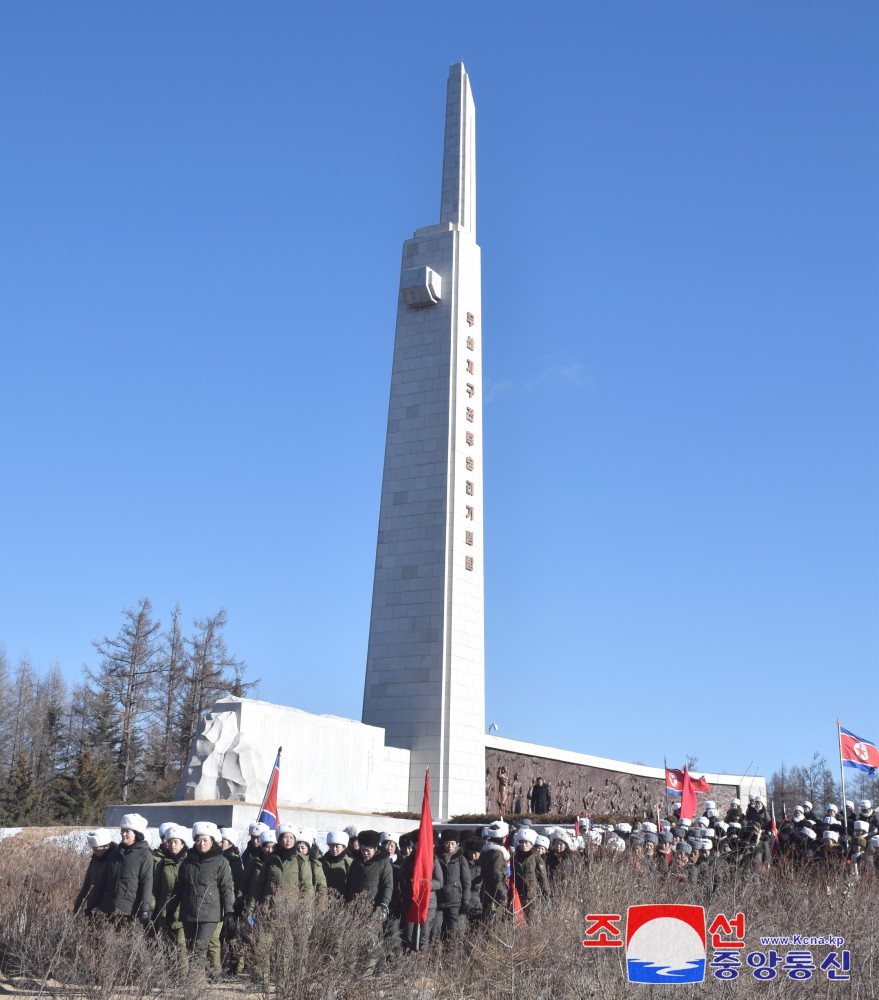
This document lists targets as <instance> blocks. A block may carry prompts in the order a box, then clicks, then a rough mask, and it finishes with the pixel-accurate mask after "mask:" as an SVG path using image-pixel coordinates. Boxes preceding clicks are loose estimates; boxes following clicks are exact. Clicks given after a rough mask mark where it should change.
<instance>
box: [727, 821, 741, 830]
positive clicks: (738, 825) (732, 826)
mask: <svg viewBox="0 0 879 1000" xmlns="http://www.w3.org/2000/svg"><path fill="white" fill-rule="evenodd" d="M729 828H730V830H741V828H742V824H741V823H735V822H733V823H730V825H729Z"/></svg>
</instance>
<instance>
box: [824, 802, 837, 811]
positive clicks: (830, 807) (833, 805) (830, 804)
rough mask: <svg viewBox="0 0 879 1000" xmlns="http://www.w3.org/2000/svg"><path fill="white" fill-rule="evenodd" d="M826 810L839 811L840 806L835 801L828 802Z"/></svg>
mask: <svg viewBox="0 0 879 1000" xmlns="http://www.w3.org/2000/svg"><path fill="white" fill-rule="evenodd" d="M824 811H825V812H828V813H829V812H835V813H838V812H839V806H838V805H837V804H836V803H835V802H828V803H827V808H826V809H825V810H824Z"/></svg>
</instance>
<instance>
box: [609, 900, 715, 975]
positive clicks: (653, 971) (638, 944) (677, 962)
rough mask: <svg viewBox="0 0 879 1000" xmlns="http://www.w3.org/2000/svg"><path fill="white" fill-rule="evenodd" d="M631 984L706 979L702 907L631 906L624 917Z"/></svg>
mask: <svg viewBox="0 0 879 1000" xmlns="http://www.w3.org/2000/svg"><path fill="white" fill-rule="evenodd" d="M626 967H627V969H628V974H629V982H630V983H666V984H668V983H701V982H703V981H704V979H705V909H704V907H702V906H675V905H649V906H630V907H629V909H628V914H627V916H626Z"/></svg>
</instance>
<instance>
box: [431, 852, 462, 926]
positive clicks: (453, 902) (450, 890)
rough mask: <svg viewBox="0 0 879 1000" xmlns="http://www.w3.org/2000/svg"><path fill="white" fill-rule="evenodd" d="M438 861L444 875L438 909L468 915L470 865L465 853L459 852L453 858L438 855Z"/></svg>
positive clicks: (438, 896) (437, 897)
mask: <svg viewBox="0 0 879 1000" xmlns="http://www.w3.org/2000/svg"><path fill="white" fill-rule="evenodd" d="M437 860H438V861H439V864H440V868H441V869H442V873H443V885H442V888H441V889H440V890H439V892H437V894H436V905H437V909H440V910H447V909H448V910H456V909H457V910H459V911H460V912H461V913H465V914H466V913H467V912H468V911H469V909H470V865H468V864H467V859H466V858H465V857H464V852H463V851H461V850H457V851H455V853H454V854H453V855H451V857H450V856H449V855H447V854H438V855H437Z"/></svg>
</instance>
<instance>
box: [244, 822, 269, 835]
mask: <svg viewBox="0 0 879 1000" xmlns="http://www.w3.org/2000/svg"><path fill="white" fill-rule="evenodd" d="M263 830H268V827H267V826H266V825H265V823H259V822H257V823H251V824H250V826H249V827H248V828H247V836H248V837H258V836H259V835H260V834H261V833H262V832H263Z"/></svg>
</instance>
